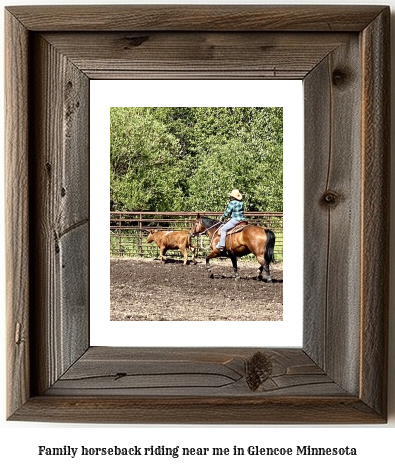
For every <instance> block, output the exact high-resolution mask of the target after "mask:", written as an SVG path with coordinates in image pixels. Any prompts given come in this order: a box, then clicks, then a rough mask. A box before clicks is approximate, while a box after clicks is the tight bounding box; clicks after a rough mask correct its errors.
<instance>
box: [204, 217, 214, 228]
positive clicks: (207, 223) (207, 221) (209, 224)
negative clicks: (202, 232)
mask: <svg viewBox="0 0 395 470" xmlns="http://www.w3.org/2000/svg"><path fill="white" fill-rule="evenodd" d="M201 221H202V224H203V227H204V228H210V227H212V226H213V225H215V224H217V223H218V220H214V219H209V218H208V217H201Z"/></svg>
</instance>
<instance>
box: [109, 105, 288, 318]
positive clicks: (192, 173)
mask: <svg viewBox="0 0 395 470" xmlns="http://www.w3.org/2000/svg"><path fill="white" fill-rule="evenodd" d="M110 116H111V128H110V134H111V152H110V155H111V165H110V167H111V173H110V256H111V258H110V266H111V267H110V269H111V273H110V274H111V285H110V297H111V298H110V302H111V312H110V319H111V320H113V321H282V319H283V308H282V307H283V232H282V227H283V212H282V211H283V108H280V107H253V108H252V107H215V108H214V107H213V108H210V107H182V108H180V107H177V108H175V107H174V108H171V107H166V108H165V107H158V108H154V107H149V108H142V107H139V108H137V107H134V108H131V107H125V108H111V110H110Z"/></svg>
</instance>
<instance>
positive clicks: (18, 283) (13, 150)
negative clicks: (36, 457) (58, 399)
mask: <svg viewBox="0 0 395 470" xmlns="http://www.w3.org/2000/svg"><path fill="white" fill-rule="evenodd" d="M5 40H6V54H5V73H6V76H5V81H6V89H5V94H6V99H5V164H6V180H5V203H6V208H5V221H6V223H5V232H6V242H5V249H6V273H7V278H6V310H7V317H6V318H7V399H8V401H7V412H8V413H12V412H14V411H15V410H17V409H18V408H19V407H20V406H21V405H22V404H23V403H25V402H26V401H27V400H28V398H29V396H30V386H29V381H30V357H29V347H30V341H29V339H30V338H29V313H30V308H29V305H30V295H29V294H30V292H29V291H30V273H29V195H30V193H29V173H28V169H29V166H28V158H29V151H28V142H29V133H28V100H29V94H28V83H29V82H28V42H29V38H28V31H27V30H26V29H25V28H24V27H23V26H22V25H21V23H19V22H18V21H17V20H15V18H14V17H13V16H12V15H10V14H9V13H8V12H5ZM15 76H18V77H19V79H18V80H13V77H15Z"/></svg>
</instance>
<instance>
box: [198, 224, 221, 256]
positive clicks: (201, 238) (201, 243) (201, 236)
mask: <svg viewBox="0 0 395 470" xmlns="http://www.w3.org/2000/svg"><path fill="white" fill-rule="evenodd" d="M202 225H203V224H202ZM217 225H223V223H222V222H221V221H219V222H216V223H215V224H213V225H211V227H208V228H206V230H203V232H199V233H197V234H195V233H194V234H193V236H194V237H196V235H199V236H200V246H201V248H202V250H204V249H206V248H204V247H203V235H205V234H206V232H207V231H208V230H210V229H212V228H213V227H216V226H217ZM220 228H221V227H218V228H217V229H216V230H215V232H214V233H213V235H212V236H211V239H210V245H211V243H212V241H213V238H214V235H215V234H216V233H217V232H218V230H219V229H220Z"/></svg>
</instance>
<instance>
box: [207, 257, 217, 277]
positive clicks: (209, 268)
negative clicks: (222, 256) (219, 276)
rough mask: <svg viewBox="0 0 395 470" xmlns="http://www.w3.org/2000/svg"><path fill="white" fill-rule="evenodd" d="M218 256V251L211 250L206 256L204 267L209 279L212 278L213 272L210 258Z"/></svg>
mask: <svg viewBox="0 0 395 470" xmlns="http://www.w3.org/2000/svg"><path fill="white" fill-rule="evenodd" d="M217 256H218V251H217V250H214V251H212V252H211V253H210V254H209V255H208V256H206V269H207V272H208V274H209V277H210V278H211V279H213V278H214V274H213V273H212V272H211V266H210V259H212V258H216V257H217Z"/></svg>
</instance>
